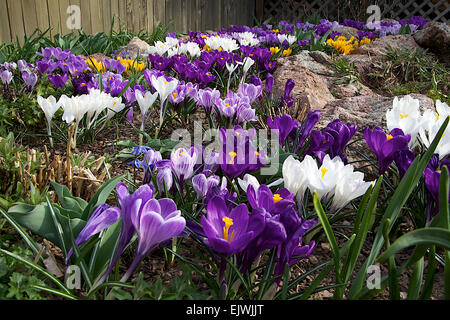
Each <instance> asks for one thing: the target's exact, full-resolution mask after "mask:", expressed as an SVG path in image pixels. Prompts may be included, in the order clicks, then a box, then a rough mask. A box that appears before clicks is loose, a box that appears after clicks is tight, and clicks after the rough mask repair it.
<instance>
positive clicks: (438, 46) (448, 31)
mask: <svg viewBox="0 0 450 320" xmlns="http://www.w3.org/2000/svg"><path fill="white" fill-rule="evenodd" d="M413 37H414V40H415V41H416V42H417V44H418V45H420V46H421V47H424V48H429V49H432V50H437V51H441V52H442V53H445V54H449V53H450V26H449V25H447V24H445V23H441V22H436V21H432V22H429V23H428V24H427V27H426V28H425V29H422V30H418V31H416V32H415V33H414V34H413Z"/></svg>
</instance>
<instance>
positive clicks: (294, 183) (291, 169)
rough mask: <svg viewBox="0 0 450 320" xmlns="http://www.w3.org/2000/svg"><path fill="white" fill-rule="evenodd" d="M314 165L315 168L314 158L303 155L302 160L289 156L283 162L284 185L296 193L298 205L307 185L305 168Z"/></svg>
mask: <svg viewBox="0 0 450 320" xmlns="http://www.w3.org/2000/svg"><path fill="white" fill-rule="evenodd" d="M310 161H312V162H313V164H311V163H310ZM314 165H315V166H316V168H317V164H316V162H315V160H314V159H313V158H312V157H309V156H307V157H305V159H304V160H303V161H302V162H300V161H298V160H295V159H294V157H293V156H289V157H288V158H287V159H286V160H285V161H284V163H283V168H282V173H283V180H284V187H285V188H286V189H288V190H289V191H290V192H292V193H293V194H295V195H296V197H297V202H298V204H299V205H300V204H301V203H302V201H303V197H304V195H305V192H306V189H307V188H308V185H309V182H308V173H307V171H306V170H305V168H306V167H310V166H314ZM299 207H300V206H299Z"/></svg>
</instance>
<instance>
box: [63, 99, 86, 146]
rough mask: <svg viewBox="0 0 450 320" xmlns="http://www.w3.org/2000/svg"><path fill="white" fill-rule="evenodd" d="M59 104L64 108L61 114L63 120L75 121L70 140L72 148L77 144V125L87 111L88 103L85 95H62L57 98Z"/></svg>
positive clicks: (69, 122) (67, 121)
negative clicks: (70, 96)
mask: <svg viewBox="0 0 450 320" xmlns="http://www.w3.org/2000/svg"><path fill="white" fill-rule="evenodd" d="M59 104H60V105H61V107H62V108H63V110H64V114H63V116H62V119H63V121H65V122H66V123H67V124H71V123H72V122H73V121H75V131H74V135H73V140H72V148H75V147H76V145H77V133H78V126H79V124H80V121H81V119H82V118H83V117H84V115H85V114H86V113H87V112H88V110H89V108H90V104H89V103H88V101H87V99H86V95H84V96H78V97H72V98H69V97H67V96H66V95H62V96H61V98H60V99H59Z"/></svg>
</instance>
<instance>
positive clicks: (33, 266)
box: [0, 249, 71, 295]
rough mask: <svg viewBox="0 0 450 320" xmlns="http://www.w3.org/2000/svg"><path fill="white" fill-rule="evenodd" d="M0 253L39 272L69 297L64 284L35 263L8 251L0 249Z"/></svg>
mask: <svg viewBox="0 0 450 320" xmlns="http://www.w3.org/2000/svg"><path fill="white" fill-rule="evenodd" d="M0 252H1V253H3V254H6V255H7V256H9V257H11V258H13V259H15V260H17V261H19V262H22V263H23V264H25V265H27V266H29V267H31V268H33V269H35V270H37V271H39V272H40V273H42V274H43V275H44V276H45V277H47V278H49V279H50V280H52V281H53V282H54V283H55V284H56V285H57V286H58V287H60V288H61V289H62V290H63V291H64V292H65V293H67V294H69V295H71V292H70V291H69V290H68V289H67V288H66V287H65V286H64V284H63V283H62V282H61V281H59V279H58V278H56V277H55V276H54V275H52V274H51V273H49V272H48V271H47V270H45V269H44V268H42V267H41V266H38V265H37V264H35V263H33V262H31V261H28V260H26V259H24V258H22V257H21V256H18V255H16V254H15V253H12V252H9V251H7V250H4V249H0Z"/></svg>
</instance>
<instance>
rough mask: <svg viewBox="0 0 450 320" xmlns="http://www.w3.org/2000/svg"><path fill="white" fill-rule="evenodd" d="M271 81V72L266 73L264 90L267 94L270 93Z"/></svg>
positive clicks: (272, 80)
mask: <svg viewBox="0 0 450 320" xmlns="http://www.w3.org/2000/svg"><path fill="white" fill-rule="evenodd" d="M273 82H274V79H273V76H272V74H270V73H268V74H267V76H266V83H265V87H266V91H267V93H268V94H269V95H271V94H272V88H273Z"/></svg>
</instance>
